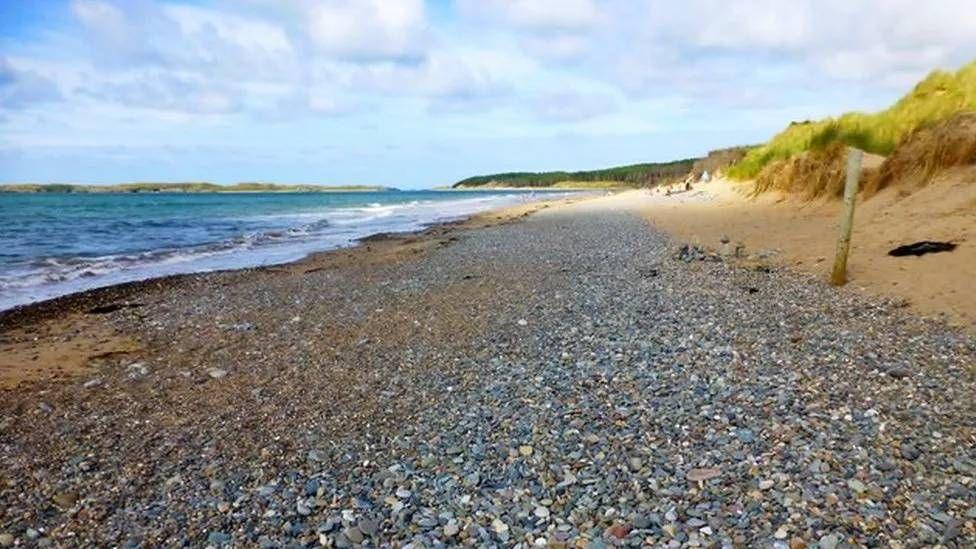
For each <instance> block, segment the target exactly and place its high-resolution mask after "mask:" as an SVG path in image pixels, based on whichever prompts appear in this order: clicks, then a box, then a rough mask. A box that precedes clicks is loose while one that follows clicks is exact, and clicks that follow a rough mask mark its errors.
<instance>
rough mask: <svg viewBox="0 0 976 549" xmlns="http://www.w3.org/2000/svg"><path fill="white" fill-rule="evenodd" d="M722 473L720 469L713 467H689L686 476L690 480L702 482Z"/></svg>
mask: <svg viewBox="0 0 976 549" xmlns="http://www.w3.org/2000/svg"><path fill="white" fill-rule="evenodd" d="M721 474H722V471H721V470H719V469H716V468H713V467H709V468H703V469H691V470H689V471H688V474H687V475H685V476H686V478H687V479H688V480H690V481H692V482H704V481H706V480H709V479H713V478H715V477H717V476H719V475H721Z"/></svg>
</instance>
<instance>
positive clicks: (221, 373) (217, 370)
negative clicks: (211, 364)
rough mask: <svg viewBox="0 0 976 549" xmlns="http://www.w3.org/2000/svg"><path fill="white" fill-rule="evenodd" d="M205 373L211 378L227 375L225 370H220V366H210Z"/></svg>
mask: <svg viewBox="0 0 976 549" xmlns="http://www.w3.org/2000/svg"><path fill="white" fill-rule="evenodd" d="M207 375H208V376H210V377H211V378H213V379H222V378H224V377H227V370H221V369H220V368H210V369H209V370H207Z"/></svg>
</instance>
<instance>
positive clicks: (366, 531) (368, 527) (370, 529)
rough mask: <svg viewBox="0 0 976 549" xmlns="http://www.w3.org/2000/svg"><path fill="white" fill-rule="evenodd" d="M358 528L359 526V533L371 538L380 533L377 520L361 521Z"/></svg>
mask: <svg viewBox="0 0 976 549" xmlns="http://www.w3.org/2000/svg"><path fill="white" fill-rule="evenodd" d="M358 526H359V531H360V532H362V533H363V535H366V536H369V537H373V536H375V535H376V533H377V532H378V531H379V524H377V522H376V521H375V520H371V519H360V520H359V524H358Z"/></svg>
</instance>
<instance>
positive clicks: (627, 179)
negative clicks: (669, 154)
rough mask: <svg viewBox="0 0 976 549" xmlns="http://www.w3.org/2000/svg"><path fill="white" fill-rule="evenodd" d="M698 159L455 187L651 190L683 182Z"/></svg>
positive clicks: (479, 180) (490, 179) (485, 178)
mask: <svg viewBox="0 0 976 549" xmlns="http://www.w3.org/2000/svg"><path fill="white" fill-rule="evenodd" d="M695 160H697V159H695V158H689V159H685V160H675V161H673V162H660V163H646V164H632V165H630V166H619V167H616V168H607V169H603V170H589V171H579V172H563V171H559V172H509V173H497V174H492V175H479V176H475V177H469V178H467V179H463V180H461V181H458V182H457V183H455V184H454V188H459V187H482V186H492V187H551V186H555V185H556V184H558V183H566V182H580V183H592V182H616V183H620V184H622V185H628V186H634V187H639V186H649V185H654V184H657V183H659V182H661V181H663V180H668V179H673V178H680V177H684V176H685V175H687V174H688V173H689V172H691V168H692V166H693V165H694V164H695Z"/></svg>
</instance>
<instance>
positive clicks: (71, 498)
mask: <svg viewBox="0 0 976 549" xmlns="http://www.w3.org/2000/svg"><path fill="white" fill-rule="evenodd" d="M51 499H52V500H53V501H54V503H56V504H57V506H58V507H61V508H62V509H68V508H71V507H74V505H75V503H77V502H78V494H77V493H75V492H70V491H69V492H60V493H57V494H55V495H54V497H53V498H51Z"/></svg>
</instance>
